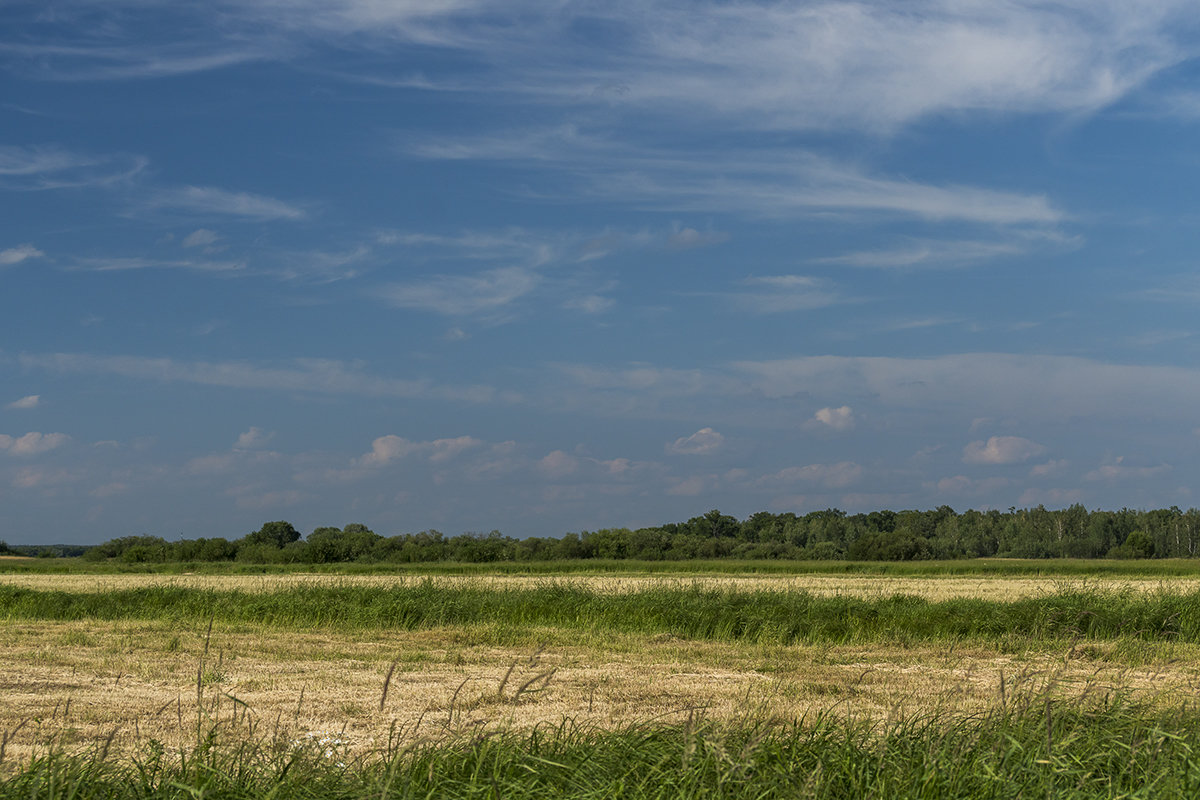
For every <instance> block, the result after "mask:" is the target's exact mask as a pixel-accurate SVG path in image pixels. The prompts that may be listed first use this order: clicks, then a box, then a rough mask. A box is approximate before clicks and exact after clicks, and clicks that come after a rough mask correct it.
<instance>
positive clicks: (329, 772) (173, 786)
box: [0, 695, 1200, 800]
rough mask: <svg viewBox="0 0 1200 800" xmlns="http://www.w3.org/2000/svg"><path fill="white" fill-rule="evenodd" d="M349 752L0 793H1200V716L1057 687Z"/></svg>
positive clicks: (77, 774) (164, 756) (29, 771)
mask: <svg viewBox="0 0 1200 800" xmlns="http://www.w3.org/2000/svg"><path fill="white" fill-rule="evenodd" d="M340 759H341V756H339V755H338V754H332V755H327V754H326V753H325V752H323V751H322V750H321V748H320V747H315V748H314V747H311V746H304V745H303V744H301V745H299V746H298V745H296V744H294V743H291V742H288V741H286V740H280V739H274V740H271V739H268V740H264V741H230V740H222V739H220V738H219V737H215V736H211V735H210V736H207V737H205V738H203V739H202V740H201V741H200V742H198V744H197V745H196V746H195V747H194V748H190V749H188V750H186V751H185V752H182V753H179V754H169V753H166V752H164V750H163V748H162V747H161V745H157V743H153V742H152V743H150V744H149V745H148V746H146V747H144V748H143V750H142V751H141V752H140V753H138V754H137V755H136V756H135V757H134V758H132V759H128V758H125V759H117V758H113V757H110V756H109V755H108V754H107V753H106V752H104V751H103V749H102V748H97V749H96V750H94V751H91V752H89V753H84V754H78V755H70V754H66V753H64V752H62V751H54V750H52V751H49V752H45V753H43V754H41V755H39V756H37V757H35V758H34V759H32V760H31V761H30V762H28V763H26V764H23V765H20V767H19V768H17V769H16V770H14V771H11V772H9V773H8V774H7V775H6V777H4V778H3V779H0V797H12V798H44V800H77V799H79V798H110V799H111V800H126V799H128V800H152V799H155V798H162V799H163V800H167V799H168V798H169V799H170V800H175V799H176V798H179V799H180V800H182V799H183V798H201V797H203V798H207V799H208V800H226V799H227V800H243V799H245V800H249V799H250V798H275V800H293V799H294V800H309V799H310V798H311V799H313V800H315V798H322V800H350V798H380V800H388V799H389V798H433V797H437V798H451V799H455V798H507V799H510V800H524V799H525V798H529V799H530V800H532V799H533V798H539V799H540V798H548V797H554V798H611V799H612V800H617V799H618V798H630V799H633V798H639V799H640V798H662V799H664V800H665V799H666V798H729V799H732V798H739V799H740V798H746V799H747V800H749V799H750V798H754V799H755V800H767V799H768V798H820V799H822V800H824V799H825V798H830V799H832V798H839V799H842V798H845V799H846V800H852V799H853V800H857V798H868V797H870V798H923V799H924V800H940V799H941V798H956V799H957V798H966V797H970V798H1016V797H1022V798H1067V799H1072V800H1074V799H1078V800H1083V799H1084V798H1088V799H1091V798H1168V797H1172V798H1174V797H1180V798H1184V797H1195V796H1196V795H1197V791H1198V790H1200V713H1197V711H1196V710H1195V709H1194V708H1191V707H1177V708H1173V709H1170V710H1169V711H1155V710H1153V709H1150V708H1146V707H1138V706H1133V705H1129V704H1127V703H1126V702H1125V701H1123V700H1122V699H1120V698H1115V699H1114V698H1108V699H1106V700H1103V701H1100V702H1098V703H1095V704H1093V705H1090V707H1089V705H1088V704H1083V705H1082V706H1081V705H1080V704H1078V703H1076V702H1072V703H1058V702H1056V701H1054V700H1052V699H1051V698H1050V697H1049V695H1046V696H1044V697H1037V696H1032V697H1027V698H1024V700H1022V701H1020V702H1012V703H1009V704H1007V705H1004V706H1000V707H997V708H996V709H995V710H993V711H992V712H990V713H987V714H984V715H981V716H978V717H974V718H963V717H954V716H950V715H948V714H932V715H926V716H915V717H910V718H906V719H901V720H896V721H893V722H891V723H888V724H876V725H871V724H864V723H855V722H846V721H842V720H838V719H835V718H833V717H830V716H824V717H820V718H817V719H814V720H809V721H807V722H801V723H799V724H796V725H792V726H788V727H782V728H769V727H765V726H763V725H762V724H760V723H756V722H755V721H754V719H753V718H747V719H745V720H743V721H742V722H740V723H735V724H733V725H728V726H717V725H712V724H708V723H704V722H699V723H697V722H694V721H690V722H686V723H682V724H679V725H674V726H666V725H662V724H658V725H636V726H632V727H627V728H624V729H621V730H615V731H605V730H599V729H586V728H580V727H577V726H575V725H573V724H571V723H570V722H569V721H568V722H564V723H563V724H561V725H560V726H558V727H553V728H544V727H543V728H541V729H536V730H534V731H532V732H500V733H498V734H495V735H482V736H479V735H477V736H462V735H460V736H454V737H448V738H445V739H442V740H439V741H426V742H425V743H421V744H417V745H415V746H409V747H402V746H400V745H398V744H393V745H390V746H387V747H384V748H383V749H382V750H381V751H380V752H376V753H373V754H369V755H365V756H363V757H361V758H359V759H357V760H349V761H342V760H340Z"/></svg>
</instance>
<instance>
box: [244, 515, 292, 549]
mask: <svg viewBox="0 0 1200 800" xmlns="http://www.w3.org/2000/svg"><path fill="white" fill-rule="evenodd" d="M299 540H300V531H298V530H296V529H295V528H294V527H292V523H290V522H287V521H285V520H278V521H276V522H268V523H266V524H264V525H263V526H262V527H261V528H259V529H258V530H256V531H253V532H252V533H248V534H246V538H245V539H243V541H244V542H245V543H246V544H251V545H254V544H259V545H267V546H269V547H277V548H280V549H282V548H283V547H284V546H285V545H289V544H291V543H292V542H296V541H299Z"/></svg>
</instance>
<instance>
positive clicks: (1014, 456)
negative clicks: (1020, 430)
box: [962, 436, 1046, 464]
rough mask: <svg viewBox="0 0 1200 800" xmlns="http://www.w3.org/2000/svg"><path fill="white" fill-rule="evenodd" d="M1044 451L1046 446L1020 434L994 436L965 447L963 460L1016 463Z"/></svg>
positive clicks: (966, 461) (977, 462)
mask: <svg viewBox="0 0 1200 800" xmlns="http://www.w3.org/2000/svg"><path fill="white" fill-rule="evenodd" d="M1044 452H1046V448H1045V447H1044V446H1042V445H1040V444H1038V443H1037V442H1033V441H1030V440H1029V439H1023V438H1021V437H1020V436H993V437H991V438H990V439H988V440H987V441H986V442H983V441H975V442H971V443H970V444H968V445H967V446H966V447H964V448H963V459H962V460H963V462H964V463H966V464H1016V463H1018V462H1020V461H1028V460H1029V459H1031V458H1033V457H1034V456H1037V455H1041V454H1042V453H1044Z"/></svg>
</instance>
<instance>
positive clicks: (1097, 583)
mask: <svg viewBox="0 0 1200 800" xmlns="http://www.w3.org/2000/svg"><path fill="white" fill-rule="evenodd" d="M430 582H433V583H437V584H440V585H443V586H447V587H460V588H461V587H485V588H489V589H528V588H535V587H539V586H545V585H548V584H553V585H565V586H570V587H577V588H581V589H586V590H588V591H592V592H597V593H601V594H625V593H631V592H644V591H647V590H650V589H661V588H667V589H691V588H699V589H704V590H721V591H737V592H808V593H810V594H813V595H817V596H822V597H839V596H844V597H864V598H879V597H891V596H893V595H897V594H901V595H911V596H914V597H922V598H925V599H928V600H935V601H936V600H947V599H951V598H977V599H981V600H994V601H1013V600H1020V599H1024V598H1030V597H1039V596H1045V595H1049V594H1055V593H1058V592H1062V591H1075V590H1081V589H1082V590H1098V591H1104V592H1136V593H1150V592H1162V591H1169V592H1176V593H1188V592H1195V591H1197V590H1200V578H1178V577H1173V578H1164V577H1140V576H1120V577H1107V576H1106V577H1099V578H1092V577H1078V576H1055V575H1050V576H1041V577H1014V576H995V575H993V576H959V575H954V576H925V575H915V576H895V575H861V574H855V575H820V574H817V575H813V574H807V575H708V574H689V573H678V574H650V575H629V574H618V575H579V574H567V575H561V576H546V575H476V576H461V575H419V574H415V575H414V574H404V575H339V574H328V573H303V572H298V573H291V574H280V575H187V574H184V575H165V574H153V573H148V574H121V575H94V574H61V575H53V574H51V575H39V574H21V573H9V574H3V573H0V586H6V585H7V586H21V587H26V588H31V589H39V590H44V591H51V590H52V591H62V592H76V593H83V592H112V591H124V590H129V589H138V588H144V587H149V586H169V587H180V588H192V589H212V590H218V591H237V592H256V593H260V592H275V591H279V590H282V589H292V588H297V587H315V586H366V587H376V588H387V587H412V586H416V585H420V584H423V583H430Z"/></svg>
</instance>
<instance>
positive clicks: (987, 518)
mask: <svg viewBox="0 0 1200 800" xmlns="http://www.w3.org/2000/svg"><path fill="white" fill-rule="evenodd" d="M1198 549H1200V510H1197V509H1195V508H1192V509H1188V510H1187V511H1181V510H1180V509H1179V508H1176V507H1172V508H1168V509H1156V510H1153V511H1135V510H1131V509H1128V508H1123V509H1121V510H1120V511H1099V510H1098V511H1088V510H1087V509H1085V508H1084V507H1083V506H1081V505H1074V506H1071V507H1070V508H1066V509H1061V510H1049V509H1046V508H1044V507H1042V506H1038V507H1037V508H1026V509H1020V510H1018V509H1015V508H1010V509H1009V510H1008V511H998V510H992V511H974V510H972V511H965V512H963V513H961V514H959V513H956V512H955V511H954V509H952V508H950V507H949V506H942V507H940V508H937V509H934V510H931V511H872V512H870V513H868V514H847V513H846V512H844V511H839V510H837V509H827V510H825V511H814V512H812V513H809V514H803V515H798V514H794V513H784V514H772V513H769V512H766V511H760V512H758V513H757V514H752V515H751V516H749V517H747V518H746V519H744V520H738V519H737V518H736V517H731V516H729V515H727V514H722V513H721V512H720V511H718V510H715V509H714V510H712V511H709V512H708V513H707V514H703V515H701V516H698V517H693V518H691V519H689V520H688V521H687V522H672V523H668V524H666V525H660V526H657V527H651V528H638V529H637V530H630V529H629V528H604V529H602V530H597V531H584V532H582V533H568V534H566V535H564V536H562V537H561V538H554V537H546V538H528V539H517V538H514V537H512V536H505V535H504V534H502V533H500V532H499V531H492V532H491V533H465V534H461V535H458V536H446V535H445V534H443V533H441V532H439V531H436V530H428V531H422V532H421V533H405V534H400V535H397V536H382V535H380V534H378V533H375V532H374V531H372V530H371V529H370V528H368V527H367V526H365V525H360V524H357V523H354V524H350V525H346V526H345V527H343V528H334V527H321V528H317V529H315V530H314V531H312V532H311V533H309V534H308V536H301V534H300V532H299V531H298V530H296V528H295V527H293V526H292V524H291V523H289V522H286V521H283V520H279V521H275V522H268V523H266V524H264V525H263V526H262V527H261V528H259V529H258V530H256V531H252V532H251V533H248V534H247V535H245V536H243V537H241V538H239V539H232V540H231V539H225V538H222V537H217V538H212V539H207V538H200V539H181V540H179V541H174V542H169V541H167V540H166V539H163V538H161V537H158V536H124V537H121V538H118V539H112V540H110V541H107V542H104V543H103V544H100V545H96V546H93V547H88V548H86V549H85V548H79V547H71V548H65V547H61V546H55V547H52V548H44V547H43V548H37V547H21V548H8V547H7V546H6V545H4V543H3V542H0V553H4V552H6V551H7V552H9V553H13V552H14V551H15V552H19V553H20V554H22V555H41V556H59V555H81V556H82V557H83V558H84V559H87V560H89V561H107V560H116V561H120V562H124V563H151V562H169V561H182V562H188V561H196V562H199V561H238V562H244V563H252V564H278V563H299V564H304V563H308V564H325V563H334V562H350V561H355V562H375V563H427V562H438V561H449V562H465V563H484V562H496V561H515V562H520V561H554V560H566V559H589V558H590V559H637V560H644V561H664V560H666V561H681V560H687V559H719V558H736V559H804V560H853V561H913V560H922V559H960V558H982V557H990V556H999V557H1011V558H1181V557H1182V558H1189V557H1195V556H1197V550H1198ZM68 550H69V552H68Z"/></svg>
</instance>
